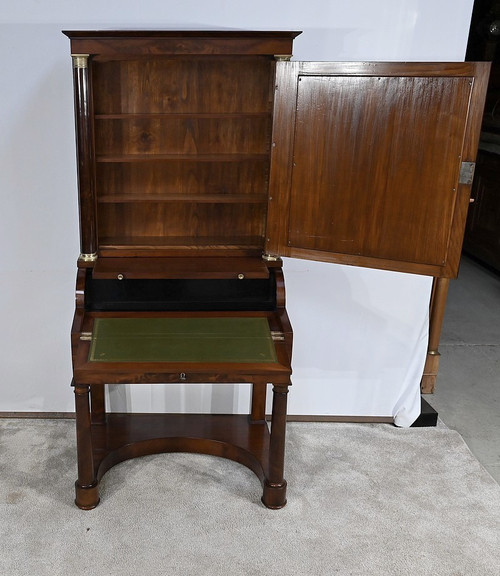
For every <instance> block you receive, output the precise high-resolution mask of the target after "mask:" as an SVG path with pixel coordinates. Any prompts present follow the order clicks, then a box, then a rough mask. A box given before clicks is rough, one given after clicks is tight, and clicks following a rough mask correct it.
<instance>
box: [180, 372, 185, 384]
mask: <svg viewBox="0 0 500 576" xmlns="http://www.w3.org/2000/svg"><path fill="white" fill-rule="evenodd" d="M179 379H180V380H181V381H182V382H185V380H186V373H185V372H181V373H180V374H179Z"/></svg>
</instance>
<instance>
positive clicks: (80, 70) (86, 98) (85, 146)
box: [72, 54, 97, 262]
mask: <svg viewBox="0 0 500 576" xmlns="http://www.w3.org/2000/svg"><path fill="white" fill-rule="evenodd" d="M72 58H73V83H74V87H75V90H74V94H75V125H76V154H77V169H78V194H79V198H80V258H79V260H80V261H81V262H92V261H94V260H95V259H96V258H97V217H96V208H95V206H96V194H95V178H94V174H95V170H94V167H95V166H94V165H95V153H94V135H93V124H92V110H91V107H92V101H91V86H90V75H89V55H88V54H72Z"/></svg>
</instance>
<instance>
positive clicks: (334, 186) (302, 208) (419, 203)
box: [288, 76, 471, 266]
mask: <svg viewBox="0 0 500 576" xmlns="http://www.w3.org/2000/svg"><path fill="white" fill-rule="evenodd" d="M470 90H471V82H470V79H469V78H455V77H452V78H439V77H437V78H424V77H416V78H415V77H401V78H398V77H390V78H388V77H317V76H303V77H300V81H299V87H298V101H297V122H296V133H295V149H294V160H293V174H292V187H291V198H292V199H291V211H290V225H289V226H290V227H289V239H288V243H289V245H290V246H294V247H297V248H302V249H304V248H305V249H313V250H321V251H331V252H337V253H347V254H354V255H365V256H371V257H377V258H384V259H391V260H402V261H411V262H418V263H422V264H434V265H439V266H440V265H443V264H444V263H445V259H446V252H447V245H448V237H449V228H450V225H451V221H452V217H453V210H454V204H455V198H456V189H457V183H458V172H459V168H460V158H461V151H462V141H463V134H464V129H465V123H466V119H467V107H468V103H469V94H470ZM320 133H322V137H321V138H318V134H320ZM306 191H307V197H306Z"/></svg>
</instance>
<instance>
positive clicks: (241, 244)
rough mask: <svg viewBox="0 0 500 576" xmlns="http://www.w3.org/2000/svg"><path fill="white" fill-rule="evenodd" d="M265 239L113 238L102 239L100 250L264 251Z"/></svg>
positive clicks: (234, 237) (201, 237) (249, 237)
mask: <svg viewBox="0 0 500 576" xmlns="http://www.w3.org/2000/svg"><path fill="white" fill-rule="evenodd" d="M263 246H264V238H261V237H260V236H200V237H193V236H120V237H116V236H111V237H109V236H108V237H102V238H100V241H99V248H100V249H110V248H113V249H118V248H131V247H132V248H137V249H148V248H170V247H172V248H185V249H187V250H190V249H204V248H219V249H224V250H231V249H241V248H244V249H247V248H255V249H259V248H260V249H262V248H263Z"/></svg>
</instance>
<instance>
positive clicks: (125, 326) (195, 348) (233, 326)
mask: <svg viewBox="0 0 500 576" xmlns="http://www.w3.org/2000/svg"><path fill="white" fill-rule="evenodd" d="M89 361H90V362H276V361H277V358H276V351H275V349H274V343H273V340H272V337H271V332H270V330H269V324H268V322H267V319H266V318H96V320H95V322H94V330H93V333H92V342H91V346H90V354H89Z"/></svg>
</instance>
